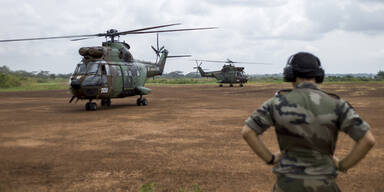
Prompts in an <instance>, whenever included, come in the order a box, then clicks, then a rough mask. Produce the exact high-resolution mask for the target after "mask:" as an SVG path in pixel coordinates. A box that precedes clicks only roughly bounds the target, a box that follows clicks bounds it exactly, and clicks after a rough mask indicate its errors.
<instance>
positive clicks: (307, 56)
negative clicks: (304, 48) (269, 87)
mask: <svg viewBox="0 0 384 192" xmlns="http://www.w3.org/2000/svg"><path fill="white" fill-rule="evenodd" d="M296 77H302V78H306V79H311V78H315V80H316V83H322V82H323V80H324V70H323V68H322V67H321V62H320V59H319V58H318V57H316V56H315V55H313V54H311V53H308V52H299V53H296V54H294V55H292V56H290V57H289V58H288V61H287V65H286V66H285V68H284V81H286V82H295V81H296Z"/></svg>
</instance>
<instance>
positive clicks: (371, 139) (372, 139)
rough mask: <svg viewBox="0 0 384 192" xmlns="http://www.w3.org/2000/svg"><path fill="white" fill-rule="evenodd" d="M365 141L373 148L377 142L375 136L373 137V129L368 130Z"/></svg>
mask: <svg viewBox="0 0 384 192" xmlns="http://www.w3.org/2000/svg"><path fill="white" fill-rule="evenodd" d="M363 140H364V143H365V144H366V145H367V146H368V147H369V148H372V147H373V146H374V145H375V144H376V140H375V137H373V134H372V132H371V131H368V132H367V133H366V134H365V136H364V137H363Z"/></svg>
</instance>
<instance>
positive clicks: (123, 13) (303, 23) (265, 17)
mask: <svg viewBox="0 0 384 192" xmlns="http://www.w3.org/2000/svg"><path fill="white" fill-rule="evenodd" d="M382 18H384V3H383V2H382V1H379V0H377V1H375V0H370V1H362V0H361V1H358V0H340V1H331V0H324V1H309V0H290V1H288V0H272V1H262V0H252V1H251V0H247V1H240V0H200V1H180V0H159V1H146V0H130V1H124V0H111V1H102V0H95V1H90V0H82V1H75V0H68V1H58V0H55V1H50V0H34V1H27V0H20V1H17V2H15V1H11V0H2V1H1V2H0V21H1V23H2V25H3V26H4V27H2V28H0V39H8V38H26V37H44V36H57V35H76V34H94V33H101V32H105V31H106V30H107V29H110V28H116V29H118V30H120V31H121V30H130V29H135V28H141V27H147V26H152V25H162V24H168V23H177V22H181V23H183V24H184V25H182V26H180V27H204V26H218V27H219V29H218V30H215V31H199V32H183V33H172V34H171V33H166V34H161V35H160V41H161V44H164V45H165V46H166V47H167V48H168V49H169V51H170V52H171V53H172V54H193V55H194V57H197V58H205V59H220V60H223V59H226V58H231V59H233V60H238V61H257V62H270V63H273V64H274V65H271V66H259V65H258V66H246V72H247V73H279V72H281V71H282V68H283V67H284V65H285V60H286V59H287V57H288V56H289V55H291V54H293V53H295V52H297V51H310V52H313V53H315V54H317V55H319V56H320V58H321V59H322V60H324V61H325V62H324V63H325V65H326V66H325V69H326V70H327V71H328V72H343V71H345V69H347V70H348V72H361V71H362V70H361V65H362V64H364V71H365V72H372V73H375V72H376V71H377V69H378V68H380V67H381V66H382V61H383V59H384V58H383V54H382V50H383V49H382V45H383V43H384V34H383V31H384V20H383V19H382ZM121 39H122V40H125V41H127V42H128V43H129V44H130V45H131V47H132V53H133V54H134V57H135V58H139V59H147V60H154V59H155V57H154V54H153V51H152V50H151V49H150V45H152V44H155V35H154V34H152V35H132V36H125V37H121ZM103 40H104V39H103V38H95V39H91V40H86V41H80V42H71V41H68V40H52V41H31V42H14V43H1V44H0V58H1V59H0V65H7V66H9V67H10V68H11V69H26V70H30V71H32V70H49V71H52V72H55V73H69V72H72V70H73V68H74V66H75V64H76V63H78V62H79V61H80V59H81V57H80V56H79V55H78V52H77V51H78V48H80V47H83V46H97V45H100V43H101V42H102V41H103ZM380 50H381V52H380ZM207 65H208V64H207ZM193 66H194V63H193V62H191V61H188V60H183V59H180V60H170V61H169V62H168V64H167V66H166V71H167V72H170V71H174V70H182V71H185V72H189V71H192V70H193V69H192V67H193ZM220 66H221V65H220V64H218V65H212V67H208V68H212V69H218V68H220ZM346 72H347V71H346Z"/></svg>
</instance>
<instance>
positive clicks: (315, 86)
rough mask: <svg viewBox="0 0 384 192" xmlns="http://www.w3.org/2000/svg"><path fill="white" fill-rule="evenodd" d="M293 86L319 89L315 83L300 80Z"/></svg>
mask: <svg viewBox="0 0 384 192" xmlns="http://www.w3.org/2000/svg"><path fill="white" fill-rule="evenodd" d="M295 88H307V89H319V88H318V87H317V85H316V84H315V83H312V82H301V83H298V84H297V85H296V87H295Z"/></svg>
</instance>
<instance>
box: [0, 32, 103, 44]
mask: <svg viewBox="0 0 384 192" xmlns="http://www.w3.org/2000/svg"><path fill="white" fill-rule="evenodd" d="M104 35H105V34H104V33H98V34H91V35H66V36H55V37H38V38H25V39H4V40H0V43H2V42H12V41H35V40H47V39H68V38H87V37H102V36H104Z"/></svg>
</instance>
